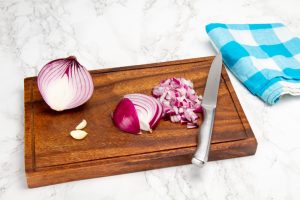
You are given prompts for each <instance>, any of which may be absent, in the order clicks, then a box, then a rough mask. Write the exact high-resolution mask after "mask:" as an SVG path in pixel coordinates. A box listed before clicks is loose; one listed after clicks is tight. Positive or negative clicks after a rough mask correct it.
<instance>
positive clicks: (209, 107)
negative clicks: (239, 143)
mask: <svg viewBox="0 0 300 200" xmlns="http://www.w3.org/2000/svg"><path fill="white" fill-rule="evenodd" d="M221 71H222V55H221V54H220V53H219V54H218V55H217V56H216V57H215V59H214V60H213V62H212V64H211V67H210V70H209V73H208V77H207V81H206V85H205V89H204V95H203V101H202V108H203V116H204V121H203V123H202V125H201V128H200V131H199V134H198V147H197V150H196V153H195V154H194V157H193V159H192V163H193V164H195V165H197V166H199V167H201V166H203V165H204V164H205V163H206V162H207V159H208V154H209V147H210V141H211V135H212V129H213V124H214V117H215V109H216V105H217V97H218V90H219V83H220V78H221Z"/></svg>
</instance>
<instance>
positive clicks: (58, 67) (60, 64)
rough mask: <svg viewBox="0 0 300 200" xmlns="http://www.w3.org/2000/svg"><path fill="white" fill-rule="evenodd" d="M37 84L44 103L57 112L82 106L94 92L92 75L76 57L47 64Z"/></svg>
mask: <svg viewBox="0 0 300 200" xmlns="http://www.w3.org/2000/svg"><path fill="white" fill-rule="evenodd" d="M37 82H38V88H39V91H40V93H41V95H42V97H43V99H44V101H45V102H46V103H47V104H48V105H49V106H50V108H51V109H53V110H56V111H63V110H68V109H72V108H76V107H78V106H81V105H82V104H84V103H85V102H87V101H88V100H89V99H90V98H91V96H92V94H93V91H94V84H93V80H92V77H91V75H90V73H89V72H88V71H87V69H86V68H85V67H83V66H82V65H81V64H80V63H79V62H78V61H77V59H76V58H75V57H74V56H70V57H68V58H60V59H56V60H53V61H51V62H49V63H47V64H46V65H45V66H44V67H43V68H42V69H41V71H40V72H39V74H38V77H37Z"/></svg>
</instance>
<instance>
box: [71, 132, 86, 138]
mask: <svg viewBox="0 0 300 200" xmlns="http://www.w3.org/2000/svg"><path fill="white" fill-rule="evenodd" d="M87 134H88V133H87V132H86V131H83V130H73V131H71V132H70V135H71V136H72V138H74V139H76V140H82V139H83V138H85V137H86V136H87Z"/></svg>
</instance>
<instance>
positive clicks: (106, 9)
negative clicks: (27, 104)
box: [0, 0, 300, 200]
mask: <svg viewBox="0 0 300 200" xmlns="http://www.w3.org/2000/svg"><path fill="white" fill-rule="evenodd" d="M299 2H300V1H297V0H285V1H282V0H281V1H279V0H278V1H275V0H265V1H261V0H239V1H233V0H206V1H204V0H190V1H188V0H185V1H180V0H161V1H158V0H139V1H136V0H98V1H97V0H66V1H63V0H53V1H52V0H48V1H42V0H41V1H37V0H26V1H25V0H6V1H5V0H0V64H1V67H0V80H1V84H0V91H1V92H2V93H1V95H0V123H1V131H0V199H1V200H2V199H3V200H10V199H22V200H26V199H30V200H31V199H55V200H56V199H72V200H75V199H98V200H99V199H105V200H108V199H131V200H135V199H151V200H155V199H164V200H168V199H170V200H173V199H189V200H190V199H236V200H240V199H249V200H250V199H251V200H252V199H269V200H271V199H272V200H275V199H278V200H283V199H288V200H292V199H299V197H300V128H299V127H300V126H299V124H300V123H299V120H300V97H298V98H297V97H294V98H290V97H285V98H283V99H282V100H281V101H280V102H279V103H278V104H276V105H275V106H272V107H270V106H267V105H265V104H263V103H262V102H261V101H260V100H259V99H257V98H256V97H254V96H252V95H251V94H250V93H249V92H248V91H247V90H246V89H245V88H244V87H243V86H242V85H241V84H240V83H239V82H237V81H236V79H235V78H234V77H231V79H232V82H233V85H234V87H235V90H236V93H237V95H238V97H239V99H240V102H241V104H242V106H243V108H244V111H245V113H246V115H247V117H248V120H249V122H250V124H251V127H252V129H253V131H254V133H255V136H256V137H257V140H258V149H257V152H256V155H255V156H250V157H244V158H238V159H229V160H223V161H217V162H210V163H208V164H207V166H206V167H205V168H203V169H201V171H199V170H198V169H197V168H195V167H193V166H192V165H185V166H180V167H172V168H165V169H159V170H151V171H145V172H138V173H132V174H125V175H118V176H112V177H105V178H95V179H89V180H83V181H75V182H70V183H64V184H58V185H53V186H46V187H41V188H36V189H28V188H27V187H26V182H25V175H24V159H23V154H24V152H23V144H24V141H23V137H24V133H23V131H24V130H23V129H24V125H23V123H24V122H23V78H24V77H27V76H33V75H36V74H37V72H38V70H40V69H41V67H42V66H43V65H44V64H45V63H47V62H48V61H50V60H53V59H55V58H60V57H66V56H68V55H75V56H77V58H78V60H79V61H80V62H81V63H82V64H83V65H84V66H86V67H87V68H88V69H99V68H107V67H117V66H125V65H132V64H142V63H152V62H158V61H167V60H176V59H185V58H192V57H201V56H208V55H213V54H214V51H213V49H212V47H211V46H210V44H209V42H208V38H207V35H206V33H205V30H204V27H205V24H207V23H209V22H225V23H262V22H283V23H285V24H286V25H288V26H289V28H290V29H291V30H292V31H294V32H295V33H296V34H298V35H300V14H299V8H300V3H299Z"/></svg>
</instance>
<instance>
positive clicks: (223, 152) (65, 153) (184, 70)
mask: <svg viewBox="0 0 300 200" xmlns="http://www.w3.org/2000/svg"><path fill="white" fill-rule="evenodd" d="M212 59H213V57H205V58H195V59H187V60H179V61H171V62H163V63H155V64H146V65H137V66H129V67H120V68H112V69H103V70H95V71H91V74H92V77H93V81H94V85H95V90H94V93H93V96H92V98H91V99H90V100H89V101H88V102H87V103H86V104H84V105H83V106H80V107H78V108H76V109H72V110H68V111H63V112H56V111H53V110H51V109H50V108H49V107H48V106H47V104H46V103H45V102H44V101H43V99H42V97H41V95H40V93H39V91H38V88H37V82H36V77H31V78H26V79H25V80H24V104H25V105H24V107H25V170H26V176H27V183H28V186H29V187H38V186H43V185H49V184H56V183H62V182H67V181H73V180H79V179H86V178H93V177H100V176H109V175H116V174H122V173H128V172H135V171H141V170H149V169H156V168H162V167H168V166H176V165H183V164H189V163H190V160H191V157H192V155H193V153H194V151H195V148H196V145H197V144H196V142H197V132H198V129H186V126H184V125H180V124H174V123H171V122H169V121H163V120H162V121H161V122H160V123H159V125H158V126H157V128H156V129H155V131H154V132H153V133H152V134H147V133H145V134H142V135H132V134H126V133H123V132H121V131H119V130H118V129H117V128H115V127H114V125H113V123H112V120H111V117H110V116H111V113H112V111H113V110H114V108H115V106H116V105H117V103H118V102H119V100H120V99H121V98H122V97H123V95H125V94H129V93H144V94H148V95H150V93H151V90H152V88H153V87H154V86H155V85H157V84H159V82H160V81H161V80H162V79H166V78H171V77H184V78H186V79H190V80H191V81H192V82H193V83H194V86H195V90H196V91H197V93H198V94H203V90H204V87H205V83H206V79H207V75H208V70H209V67H210V64H211V62H212ZM82 119H86V120H87V122H88V125H87V127H86V128H85V130H86V131H87V132H88V133H89V134H88V136H87V137H86V138H85V139H84V140H81V141H77V140H74V139H73V138H71V137H70V135H69V132H70V131H71V130H73V129H74V128H75V126H76V125H77V124H78V123H79V122H80V121H81V120H82ZM201 121H202V116H201V117H200V120H199V124H200V125H201ZM256 147H257V142H256V139H255V137H254V135H253V132H252V130H251V128H250V126H249V123H248V121H247V118H246V117H245V114H244V112H243V110H242V107H241V105H240V103H239V101H238V98H237V96H236V94H235V92H234V90H233V87H232V85H231V83H230V80H229V78H228V75H227V73H226V71H225V70H224V69H223V71H222V79H221V83H220V89H219V94H218V104H217V109H216V116H215V123H214V128H213V136H212V145H211V149H210V156H209V160H210V161H211V160H220V159H227V158H234V157H241V156H248V155H253V154H254V153H255V151H256Z"/></svg>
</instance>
